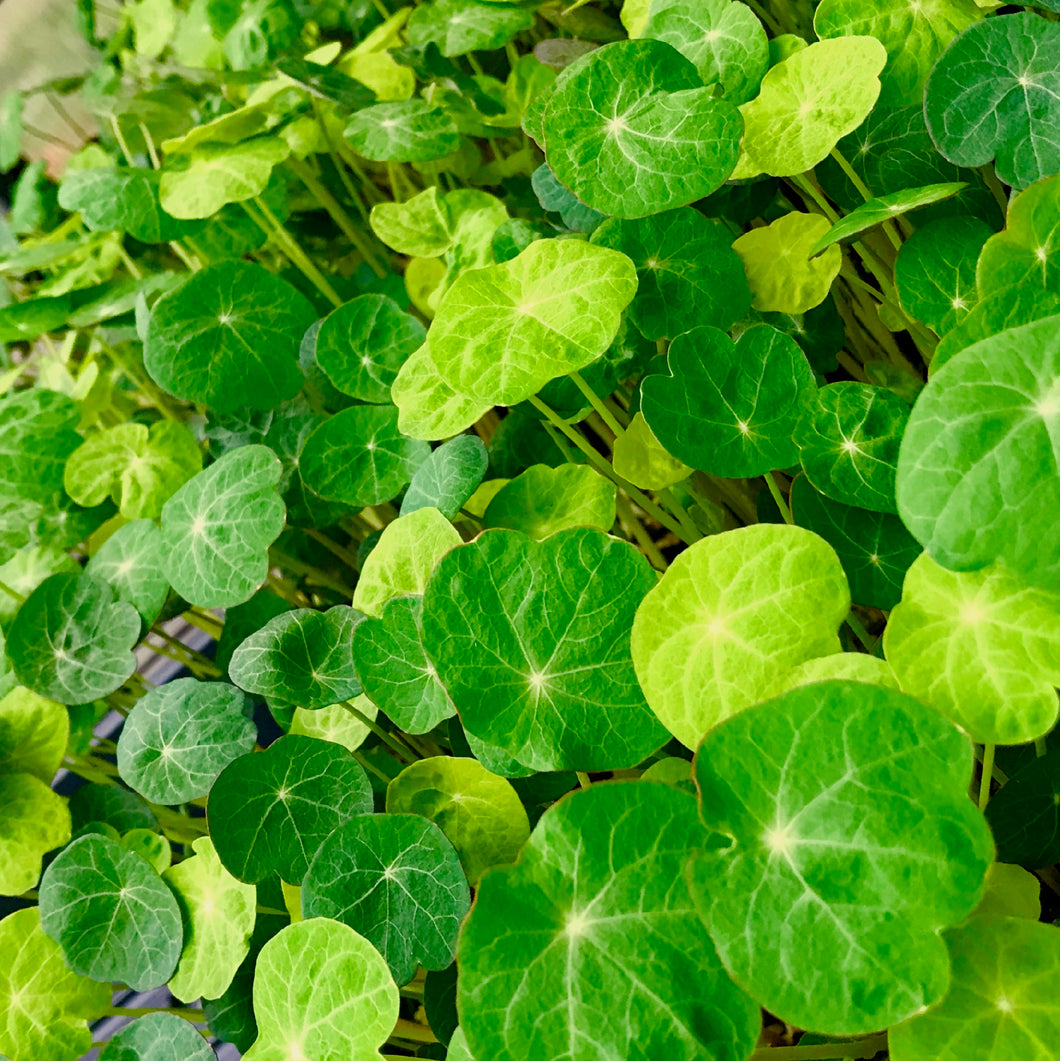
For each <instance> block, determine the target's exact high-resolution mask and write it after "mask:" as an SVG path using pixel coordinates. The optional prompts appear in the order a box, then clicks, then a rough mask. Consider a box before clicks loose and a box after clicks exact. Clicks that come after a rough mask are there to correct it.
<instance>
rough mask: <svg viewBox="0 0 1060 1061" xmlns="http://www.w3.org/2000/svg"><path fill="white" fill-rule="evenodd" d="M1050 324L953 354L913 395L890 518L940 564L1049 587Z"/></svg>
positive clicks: (1054, 490) (1058, 351)
mask: <svg viewBox="0 0 1060 1061" xmlns="http://www.w3.org/2000/svg"><path fill="white" fill-rule="evenodd" d="M1058 323H1060V318H1058V317H1046V318H1044V319H1043V320H1039V321H1035V322H1033V323H1031V324H1027V325H1024V326H1022V327H1019V328H1012V329H1010V330H1009V331H1006V332H1002V333H1001V334H999V335H995V336H992V337H991V338H989V339H984V340H983V341H982V342H979V343H975V344H974V345H972V346H970V347H968V348H967V349H965V350H963V351H962V352H961V353H959V354H957V355H956V356H955V357H953V358H952V359H951V360H950V361H948V362H947V363H946V364H945V365H943V366H942V368H940V369H939V370H938V371H937V372H935V373H934V374H933V375H932V377H931V379H930V381H929V382H928V385H927V386H926V387H925V388H924V390H923V391H922V392H921V394H920V397H919V398H918V400H917V403H916V405H915V406H914V407H913V413H912V416H911V417H910V418H909V424H908V426H907V427H906V430H905V435H904V437H903V438H902V445H901V451H900V453H899V459H898V487H897V496H898V511H899V514H900V515H901V517H902V521H903V522H904V523H905V525H906V526H907V527H908V528H909V530H910V531H911V532H912V533H913V536H914V537H915V538H916V539H917V540H918V541H919V542H920V543H921V544H922V545H923V546H924V548H925V549H926V550H927V551H928V552H929V553H930V554H931V555H932V556H933V557H935V559H936V560H938V562H939V563H940V564H942V565H943V566H944V567H949V568H953V569H957V570H961V569H968V568H978V567H984V566H986V565H987V564H990V563H992V562H993V561H994V560H995V559H999V558H1000V559H1002V560H1004V561H1005V563H1007V564H1008V565H1009V566H1010V567H1012V568H1013V569H1014V570H1015V571H1016V572H1018V573H1019V574H1020V575H1022V576H1023V577H1024V578H1025V579H1026V581H1027V582H1029V583H1031V584H1034V585H1039V586H1041V587H1043V588H1045V589H1050V590H1054V589H1060V537H1057V535H1056V534H1055V533H1054V530H1055V525H1056V523H1057V521H1058V519H1060V478H1058V477H1057V475H1056V466H1057V461H1058V460H1060V441H1058V439H1057V438H1056V437H1055V435H1056V428H1057V424H1058V423H1060V383H1058V381H1060V346H1058V345H1057V343H1056V328H1057V324H1058Z"/></svg>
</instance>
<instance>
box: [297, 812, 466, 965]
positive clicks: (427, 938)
mask: <svg viewBox="0 0 1060 1061" xmlns="http://www.w3.org/2000/svg"><path fill="white" fill-rule="evenodd" d="M470 905H471V899H470V896H469V894H468V886H467V879H466V878H465V877H464V871H463V870H462V869H461V868H460V860H459V859H458V858H457V854H456V851H455V850H454V849H453V845H452V844H451V843H450V842H449V841H448V840H447V839H446V838H445V835H444V834H443V833H442V831H441V830H440V829H439V828H438V826H437V825H435V824H434V823H433V822H430V821H427V820H426V819H425V818H421V817H419V816H418V815H416V814H386V815H382V814H379V815H376V814H362V815H358V816H357V817H354V818H351V819H350V820H349V821H348V822H346V823H345V824H343V825H341V826H339V828H337V829H336V830H335V831H334V832H333V833H332V834H331V835H330V836H329V837H328V838H327V839H326V840H325V841H324V842H323V843H322V844H321V845H320V848H319V849H318V850H317V853H316V855H315V856H314V858H313V861H312V862H311V863H310V866H309V872H308V873H307V874H306V876H305V880H304V881H303V882H302V912H303V914H304V915H305V916H306V917H330V918H332V919H334V920H335V921H341V922H342V923H343V924H344V925H349V927H350V928H352V929H354V930H355V931H358V932H361V933H363V934H364V937H365V938H366V939H367V940H368V941H369V942H370V943H371V944H372V945H373V946H375V947H376V949H377V950H378V951H379V953H380V954H382V955H383V957H384V958H385V959H386V962H387V964H388V965H389V966H390V971H391V972H392V973H393V976H394V979H395V980H396V981H397V983H399V984H405V983H408V982H409V980H411V979H412V977H413V974H414V973H415V972H416V967H417V966H418V965H422V966H423V967H424V968H426V969H444V968H445V967H446V966H447V965H449V964H450V963H451V962H452V960H453V955H454V953H455V951H456V936H457V932H458V931H459V930H460V922H461V921H462V920H463V918H464V915H465V914H466V913H467V911H468V908H469V907H470Z"/></svg>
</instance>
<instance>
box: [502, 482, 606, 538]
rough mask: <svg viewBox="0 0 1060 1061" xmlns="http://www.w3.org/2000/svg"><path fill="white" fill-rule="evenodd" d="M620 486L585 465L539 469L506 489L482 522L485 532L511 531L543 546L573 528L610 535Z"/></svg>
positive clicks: (508, 485) (506, 486)
mask: <svg viewBox="0 0 1060 1061" xmlns="http://www.w3.org/2000/svg"><path fill="white" fill-rule="evenodd" d="M615 497H616V488H615V484H614V483H612V482H611V480H610V479H605V478H604V477H603V476H602V475H601V474H600V473H599V472H597V471H594V470H593V469H592V468H590V467H588V466H586V465H583V464H562V465H560V467H558V468H550V467H549V466H548V465H547V464H535V465H533V466H532V467H530V468H527V469H526V471H525V472H523V473H522V474H520V475H517V476H516V477H515V478H514V479H512V480H511V481H510V482H508V483H505V485H504V486H503V487H501V489H500V490H499V491H498V492H497V493H496V494H494V496H493V500H492V501H490V503H489V504H488V505H487V506H486V511H485V513H484V514H483V516H482V525H483V526H484V527H487V528H489V527H507V528H508V529H509V530H517V531H522V533H523V534H527V535H529V536H530V537H531V538H536V539H537V540H538V541H540V540H541V539H542V538H547V537H548V536H549V535H550V534H554V533H555V532H556V531H559V530H567V529H569V528H571V527H599V528H600V530H604V531H609V530H610V529H611V527H612V526H613V525H614V522H615Z"/></svg>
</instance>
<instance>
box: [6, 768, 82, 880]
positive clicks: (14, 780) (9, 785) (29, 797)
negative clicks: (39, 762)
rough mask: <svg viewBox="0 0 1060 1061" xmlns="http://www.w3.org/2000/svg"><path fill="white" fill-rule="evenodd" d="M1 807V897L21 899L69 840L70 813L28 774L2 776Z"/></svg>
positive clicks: (43, 785) (42, 785)
mask: <svg viewBox="0 0 1060 1061" xmlns="http://www.w3.org/2000/svg"><path fill="white" fill-rule="evenodd" d="M48 780H49V781H50V780H51V778H49V779H48ZM0 806H2V807H3V808H4V814H3V817H2V818H0V895H21V894H22V893H23V892H24V891H27V890H28V889H30V888H32V887H33V886H34V885H35V884H36V883H37V881H38V879H39V878H40V871H41V859H42V858H43V857H44V856H45V855H46V854H47V853H48V852H49V851H52V850H54V849H55V848H57V847H61V846H62V845H63V844H65V843H66V842H67V840H69V839H70V811H69V810H68V808H67V806H66V800H65V799H63V797H62V796H60V795H58V793H55V792H53V791H52V790H51V789H50V788H49V787H48V785H47V783H46V782H44V781H42V780H41V779H40V778H39V777H35V776H34V775H33V774H27V773H2V774H0Z"/></svg>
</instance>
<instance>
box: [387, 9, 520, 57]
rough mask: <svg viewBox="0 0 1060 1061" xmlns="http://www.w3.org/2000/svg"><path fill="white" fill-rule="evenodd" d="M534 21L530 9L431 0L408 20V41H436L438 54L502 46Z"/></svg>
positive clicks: (459, 52)
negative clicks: (431, 0)
mask: <svg viewBox="0 0 1060 1061" xmlns="http://www.w3.org/2000/svg"><path fill="white" fill-rule="evenodd" d="M533 23H534V12H533V9H532V8H528V7H519V6H517V5H516V4H513V3H483V2H481V0H433V2H432V3H428V4H423V5H422V6H420V7H418V8H416V9H415V10H414V11H413V12H412V15H411V16H410V17H409V21H408V36H409V43H410V44H418V45H424V44H428V43H430V44H436V45H438V49H439V51H440V52H441V53H442V55H447V56H453V55H466V54H467V53H468V52H476V51H488V50H491V49H493V48H503V47H504V45H505V44H507V43H508V42H509V41H510V40H511V39H512V38H513V37H514V36H515V35H516V34H517V33H521V32H522V31H523V30H525V29H529V28H530V27H531V26H532V25H533Z"/></svg>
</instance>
